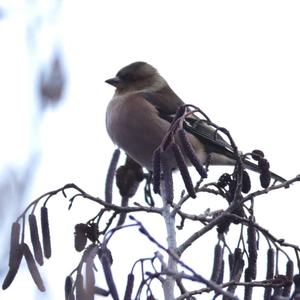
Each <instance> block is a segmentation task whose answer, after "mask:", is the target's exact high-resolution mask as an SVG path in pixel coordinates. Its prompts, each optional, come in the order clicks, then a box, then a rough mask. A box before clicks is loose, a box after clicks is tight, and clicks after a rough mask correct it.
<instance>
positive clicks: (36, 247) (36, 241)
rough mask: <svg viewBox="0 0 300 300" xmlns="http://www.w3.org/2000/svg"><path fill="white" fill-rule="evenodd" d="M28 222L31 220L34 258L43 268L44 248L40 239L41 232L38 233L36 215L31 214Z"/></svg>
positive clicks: (30, 227)
mask: <svg viewBox="0 0 300 300" xmlns="http://www.w3.org/2000/svg"><path fill="white" fill-rule="evenodd" d="M28 220H29V230H30V238H31V243H32V247H33V253H34V257H35V260H36V261H37V263H38V264H39V265H40V266H42V265H43V264H44V258H43V252H42V246H41V242H40V238H39V231H38V226H37V221H36V217H35V215H33V214H30V215H29V216H28Z"/></svg>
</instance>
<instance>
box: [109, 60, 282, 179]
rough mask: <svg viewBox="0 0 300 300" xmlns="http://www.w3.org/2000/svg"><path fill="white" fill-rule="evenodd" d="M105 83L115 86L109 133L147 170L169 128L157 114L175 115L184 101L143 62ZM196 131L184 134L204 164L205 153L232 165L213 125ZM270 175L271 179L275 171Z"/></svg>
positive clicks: (219, 162)
mask: <svg viewBox="0 0 300 300" xmlns="http://www.w3.org/2000/svg"><path fill="white" fill-rule="evenodd" d="M106 82H107V83H108V84H110V85H113V86H114V87H116V91H115V94H114V96H113V98H112V100H111V101H110V102H109V104H108V107H107V111H106V128H107V132H108V134H109V136H110V137H111V139H112V141H113V142H114V143H115V144H116V145H118V146H119V147H120V148H122V149H123V150H124V151H125V152H126V153H127V155H129V156H130V157H131V158H132V159H134V160H135V161H136V162H138V163H139V164H140V165H142V166H143V167H145V168H147V169H148V170H151V169H152V154H153V152H154V150H155V149H156V148H157V147H158V146H159V145H160V143H161V141H162V139H163V137H164V136H165V134H166V132H167V131H168V129H169V127H170V122H169V121H167V118H162V117H161V116H162V114H164V115H173V114H175V113H176V111H177V109H178V108H179V107H180V106H181V105H183V104H184V102H183V101H182V100H181V99H180V98H179V97H178V96H177V95H176V94H175V92H174V91H173V90H172V89H171V88H170V86H169V85H168V83H167V82H166V80H165V79H164V78H163V77H162V76H161V75H160V74H159V73H158V71H157V70H156V69H155V68H154V67H152V66H151V65H149V64H148V63H145V62H134V63H132V64H130V65H128V66H126V67H124V68H122V69H121V70H120V71H119V72H118V73H117V74H116V76H115V77H114V78H111V79H108V80H106ZM197 131H198V132H197V133H198V134H191V133H187V135H188V139H189V141H190V143H191V144H192V146H193V148H194V150H195V151H196V153H197V156H198V159H199V160H200V161H201V162H202V163H203V164H205V163H206V160H207V158H208V154H210V159H211V161H210V163H211V164H212V165H233V164H234V159H233V154H232V149H231V146H230V145H229V144H228V143H227V142H226V141H225V140H224V139H223V138H222V137H221V136H220V135H217V138H216V136H215V134H214V132H215V129H214V128H211V127H209V126H208V125H206V124H202V125H200V126H197ZM178 142H179V141H178ZM186 160H187V159H186ZM170 162H171V164H172V165H173V166H174V168H175V167H176V163H175V160H174V157H173V155H172V154H171V153H170ZM187 163H189V161H188V160H187ZM246 167H248V168H249V169H251V170H254V171H259V170H258V168H257V166H256V165H255V164H253V163H250V162H249V164H248V162H247V163H246ZM276 176H277V175H276ZM273 177H274V178H275V174H274V176H273ZM277 177H278V178H277V179H278V180H280V181H282V180H283V179H282V178H281V177H280V176H277Z"/></svg>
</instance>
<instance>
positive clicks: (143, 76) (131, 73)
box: [105, 61, 167, 93]
mask: <svg viewBox="0 0 300 300" xmlns="http://www.w3.org/2000/svg"><path fill="white" fill-rule="evenodd" d="M105 82H106V83H108V84H110V85H112V86H114V87H116V89H117V92H119V93H125V92H135V91H141V90H149V91H157V90H160V89H161V88H163V87H164V86H165V85H166V84H167V83H166V81H165V80H164V78H163V77H162V76H160V75H159V73H158V72H157V70H156V69H155V68H154V67H152V66H151V65H149V64H148V63H146V62H141V61H138V62H134V63H132V64H130V65H128V66H126V67H124V68H122V69H121V70H120V71H119V72H118V73H117V75H116V76H115V77H113V78H110V79H108V80H106V81H105Z"/></svg>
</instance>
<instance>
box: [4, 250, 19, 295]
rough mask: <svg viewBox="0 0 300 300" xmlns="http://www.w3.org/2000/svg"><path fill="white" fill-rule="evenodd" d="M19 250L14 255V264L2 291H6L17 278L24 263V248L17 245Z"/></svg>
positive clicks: (5, 279)
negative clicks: (22, 262)
mask: <svg viewBox="0 0 300 300" xmlns="http://www.w3.org/2000/svg"><path fill="white" fill-rule="evenodd" d="M16 247H17V248H16V249H15V251H14V254H13V263H11V265H10V267H9V270H8V272H7V274H6V276H5V278H4V281H3V283H2V289H3V290H5V289H7V288H8V287H9V286H10V285H11V283H12V282H13V280H14V278H15V277H16V275H17V273H18V270H19V267H20V264H21V261H22V257H23V252H22V247H21V245H17V246H16Z"/></svg>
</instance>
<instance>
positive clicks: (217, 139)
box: [142, 88, 285, 182]
mask: <svg viewBox="0 0 300 300" xmlns="http://www.w3.org/2000/svg"><path fill="white" fill-rule="evenodd" d="M142 97H143V98H144V99H145V100H146V101H148V102H149V103H151V104H152V105H153V106H154V107H155V108H156V109H157V111H158V113H159V116H160V117H161V118H162V119H164V120H166V121H168V122H169V123H171V122H172V121H173V118H174V116H175V114H176V112H177V109H178V108H179V107H180V106H181V105H183V104H184V102H183V101H182V100H181V99H180V98H179V97H178V96H177V95H176V94H175V93H174V92H173V91H172V90H171V89H170V88H168V90H167V91H164V92H143V93H142ZM183 126H184V129H185V130H186V131H187V132H189V133H191V134H193V135H194V136H195V137H197V138H198V139H199V140H200V141H201V142H202V143H203V145H204V147H205V150H206V152H207V153H218V154H221V155H225V156H226V157H228V158H231V159H235V157H234V153H233V148H232V146H231V145H230V144H229V143H228V142H226V141H225V140H224V139H223V137H222V136H221V135H220V134H219V133H218V132H216V129H215V128H214V127H212V126H209V125H208V124H207V123H206V122H205V121H203V120H201V119H199V118H197V117H195V116H194V115H193V117H188V118H186V120H185V122H184V124H183ZM244 164H245V166H246V167H247V168H248V169H250V170H252V171H255V172H258V173H260V172H261V170H260V168H259V167H258V166H257V165H256V164H254V163H253V162H251V161H249V160H248V159H245V160H244ZM271 177H272V178H274V179H276V180H278V181H280V182H284V181H285V179H284V178H283V177H281V176H279V175H277V174H275V173H273V172H271Z"/></svg>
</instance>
